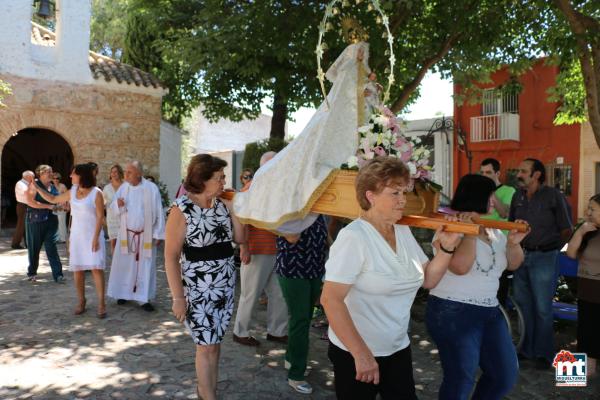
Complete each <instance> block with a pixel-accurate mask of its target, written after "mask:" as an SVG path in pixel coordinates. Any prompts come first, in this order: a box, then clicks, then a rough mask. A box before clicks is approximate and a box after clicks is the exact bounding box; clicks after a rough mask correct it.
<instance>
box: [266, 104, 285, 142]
mask: <svg viewBox="0 0 600 400" xmlns="http://www.w3.org/2000/svg"><path fill="white" fill-rule="evenodd" d="M287 116H288V106H287V99H286V98H285V97H284V96H282V95H281V94H279V93H278V92H276V93H275V95H274V96H273V117H271V133H270V134H269V137H270V138H272V139H281V140H284V139H285V122H286V121H287Z"/></svg>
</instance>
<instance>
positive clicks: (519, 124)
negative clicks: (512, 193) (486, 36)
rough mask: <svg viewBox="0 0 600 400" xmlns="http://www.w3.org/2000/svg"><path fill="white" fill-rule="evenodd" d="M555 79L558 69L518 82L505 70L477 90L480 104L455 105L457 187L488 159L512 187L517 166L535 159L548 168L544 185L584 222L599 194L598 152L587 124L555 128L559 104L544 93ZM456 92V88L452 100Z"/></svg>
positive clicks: (536, 69) (543, 69)
mask: <svg viewBox="0 0 600 400" xmlns="http://www.w3.org/2000/svg"><path fill="white" fill-rule="evenodd" d="M557 73H558V67H556V66H548V65H545V64H544V61H543V60H540V61H538V62H537V63H536V64H535V65H534V66H533V68H532V69H530V70H529V71H528V72H526V73H524V74H523V75H521V76H518V77H517V78H516V80H515V78H514V77H512V78H511V76H510V74H509V72H508V71H507V69H506V68H503V69H501V70H499V71H497V72H496V73H494V74H493V75H492V81H493V82H492V83H490V84H486V85H480V86H479V87H481V88H482V89H484V94H483V99H482V103H481V104H475V105H468V104H466V103H465V104H463V105H461V106H458V105H457V104H456V103H455V106H454V127H455V135H454V137H455V141H456V142H455V146H454V154H453V156H454V157H453V159H454V165H453V181H454V182H455V184H456V183H457V182H458V180H459V179H460V177H461V176H463V175H465V174H467V173H469V172H473V173H475V172H477V171H478V170H479V166H480V164H481V161H482V160H484V159H485V158H488V157H493V158H495V159H497V160H498V161H500V163H501V172H502V175H501V180H502V181H503V182H504V183H509V184H514V183H515V182H514V177H515V174H516V168H518V165H519V163H520V162H521V161H522V160H524V159H525V158H537V159H539V160H541V161H542V162H543V163H544V164H545V165H546V172H547V184H549V185H551V186H555V187H557V188H559V189H560V190H561V191H562V192H563V193H564V194H565V196H566V198H567V200H568V202H569V204H570V206H571V208H572V211H573V217H574V218H576V219H577V218H580V217H582V216H583V213H584V212H585V208H586V205H587V199H589V197H590V196H591V195H592V194H594V193H597V192H598V191H600V187H599V186H600V183H599V182H598V180H599V175H600V173H599V171H600V149H599V148H598V146H597V145H596V143H595V141H594V139H593V134H592V131H591V128H590V125H589V123H585V124H572V125H554V124H553V120H554V118H555V115H556V112H557V107H558V104H557V103H551V102H548V101H547V97H548V93H547V91H548V89H549V88H550V87H552V86H554V84H555V79H556V75H557ZM517 81H518V83H517V84H516V85H515V83H516V82H517ZM516 86H520V90H519V89H517V90H515V87H516ZM460 90H461V88H460V86H458V85H455V87H454V93H455V95H456V94H457V93H460ZM465 142H466V144H465ZM582 177H584V178H585V179H583V181H582V179H581V178H582Z"/></svg>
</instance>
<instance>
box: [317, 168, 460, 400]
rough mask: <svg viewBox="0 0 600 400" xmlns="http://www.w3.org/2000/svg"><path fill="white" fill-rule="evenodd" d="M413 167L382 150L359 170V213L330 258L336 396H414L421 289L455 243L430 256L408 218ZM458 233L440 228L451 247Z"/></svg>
mask: <svg viewBox="0 0 600 400" xmlns="http://www.w3.org/2000/svg"><path fill="white" fill-rule="evenodd" d="M408 183H409V171H408V168H407V167H406V166H405V165H404V164H403V163H402V162H401V161H400V160H398V159H397V158H393V157H378V158H375V159H374V160H371V161H369V162H368V163H367V164H366V165H365V166H363V167H362V168H361V169H360V171H359V173H358V177H357V178H356V194H357V199H358V202H359V204H360V207H361V208H362V209H363V215H362V216H361V218H359V219H357V220H355V221H354V222H352V223H351V224H349V225H348V226H347V227H345V228H344V229H342V230H341V231H340V232H339V234H338V236H337V239H336V241H335V243H334V244H333V245H332V247H331V249H330V253H329V260H328V261H327V263H326V265H325V270H326V271H325V285H324V287H323V294H322V296H321V304H322V305H323V307H324V308H325V312H326V313H327V318H328V319H329V340H330V346H329V359H330V360H331V362H332V363H333V369H334V374H335V390H336V395H337V398H338V399H361V400H362V399H375V398H376V396H377V395H378V394H380V395H381V396H382V398H383V399H399V398H402V399H416V394H415V388H414V379H413V373H412V360H411V352H410V346H409V344H410V343H409V338H408V334H407V330H408V322H409V318H410V308H411V306H412V303H413V300H414V298H415V294H416V293H417V290H418V289H419V288H420V287H421V286H423V287H426V288H431V287H434V286H435V285H436V284H437V282H438V281H439V280H440V279H441V277H442V276H443V275H444V273H445V272H446V268H447V266H448V263H449V261H450V258H451V253H450V252H451V250H449V251H448V252H443V251H442V252H439V254H438V255H437V256H436V257H434V258H433V260H431V261H429V260H428V259H427V257H426V256H425V254H424V253H423V250H422V249H421V248H420V247H419V245H418V244H417V242H416V240H415V238H414V237H413V235H412V234H411V232H410V230H409V228H408V227H406V226H402V225H396V221H398V220H399V219H400V218H402V212H403V209H404V206H405V204H406V197H405V192H406V190H407V186H408ZM459 240H460V236H459V235H457V234H451V233H446V232H441V231H440V232H438V241H437V242H436V243H435V244H434V245H435V246H440V244H441V245H442V246H443V247H444V248H445V249H453V248H454V247H455V246H456V244H458V242H459Z"/></svg>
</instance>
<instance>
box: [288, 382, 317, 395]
mask: <svg viewBox="0 0 600 400" xmlns="http://www.w3.org/2000/svg"><path fill="white" fill-rule="evenodd" d="M288 385H290V386H291V387H293V388H294V390H295V391H296V392H298V393H302V394H311V393H312V391H313V388H312V386H311V385H310V383H308V382H306V381H295V380H293V379H288Z"/></svg>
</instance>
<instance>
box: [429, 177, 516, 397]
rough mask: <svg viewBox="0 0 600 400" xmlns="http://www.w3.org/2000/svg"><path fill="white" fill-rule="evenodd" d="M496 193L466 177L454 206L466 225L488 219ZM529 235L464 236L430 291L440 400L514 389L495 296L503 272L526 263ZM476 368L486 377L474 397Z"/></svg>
mask: <svg viewBox="0 0 600 400" xmlns="http://www.w3.org/2000/svg"><path fill="white" fill-rule="evenodd" d="M495 189H496V185H495V183H494V182H493V181H492V180H491V179H489V178H487V177H485V176H482V175H465V176H464V177H463V178H462V179H461V180H460V182H459V183H458V187H457V188H456V192H455V194H454V197H453V199H452V203H451V205H450V206H451V208H452V209H453V210H455V211H458V212H461V213H462V214H461V219H462V220H465V221H468V219H469V218H472V217H475V216H478V214H486V213H488V211H489V204H490V198H491V196H493V195H494V191H495ZM517 222H524V221H517ZM526 235H527V233H518V232H517V231H511V232H509V234H508V236H506V235H504V234H503V233H502V231H501V230H499V229H486V228H483V227H482V228H480V233H479V235H478V236H465V237H464V238H463V239H462V241H461V242H460V244H459V245H458V247H457V248H456V251H455V252H454V256H453V257H452V260H451V261H450V266H449V267H448V271H447V272H446V274H445V275H444V277H443V278H442V280H441V281H440V282H439V283H438V284H437V286H436V287H435V288H433V289H432V290H431V292H430V296H429V300H428V302H427V312H426V318H425V320H426V324H427V329H428V330H429V334H430V335H431V337H432V338H433V340H434V342H435V343H436V345H437V347H438V350H439V354H440V359H441V362H442V368H443V370H444V379H443V381H442V385H441V387H440V390H439V398H440V399H452V400H461V399H468V398H469V396H470V395H471V393H473V397H472V398H473V399H486V400H488V399H489V400H493V399H501V398H503V397H504V396H506V395H507V394H508V392H510V390H511V389H512V387H513V386H514V384H515V383H516V381H517V377H518V373H519V365H518V361H517V353H516V351H515V347H514V346H513V343H512V340H511V337H510V334H509V332H508V327H507V325H506V322H505V320H504V317H503V316H502V314H501V312H500V309H499V307H498V299H497V297H496V293H497V292H498V285H499V280H498V279H499V278H500V276H501V275H502V272H503V271H504V270H505V269H507V268H508V269H509V270H515V269H517V268H518V267H519V266H520V265H521V263H522V262H523V259H524V255H523V250H522V249H521V246H520V243H521V240H523V238H524V237H525V236H526ZM434 240H435V238H434ZM478 368H481V371H482V374H481V377H480V378H479V381H478V382H477V386H476V388H475V391H474V392H473V386H475V377H476V374H477V370H478Z"/></svg>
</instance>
